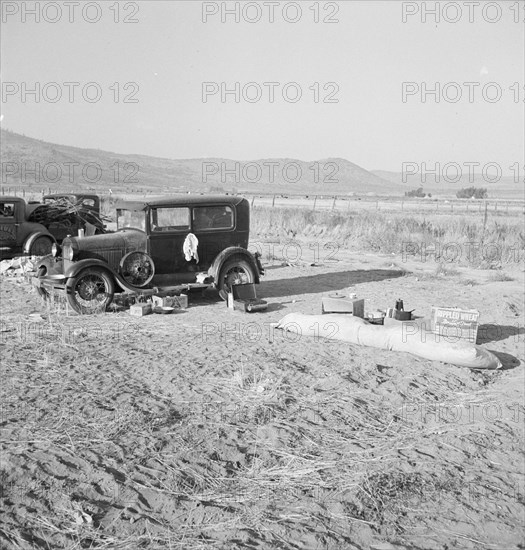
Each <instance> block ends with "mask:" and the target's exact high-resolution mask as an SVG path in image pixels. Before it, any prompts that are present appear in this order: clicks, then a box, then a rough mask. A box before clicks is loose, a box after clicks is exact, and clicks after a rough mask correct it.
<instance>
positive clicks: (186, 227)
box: [148, 206, 199, 285]
mask: <svg viewBox="0 0 525 550" xmlns="http://www.w3.org/2000/svg"><path fill="white" fill-rule="evenodd" d="M148 219H149V228H148V253H149V255H150V256H151V258H152V259H153V263H154V264H155V278H154V279H153V283H154V284H158V285H162V284H164V285H166V284H176V283H187V282H193V281H195V273H196V272H197V271H199V269H198V267H197V263H196V261H195V260H194V259H191V260H189V261H188V260H186V258H185V256H184V250H183V247H184V241H185V240H186V237H187V236H188V234H189V233H190V231H191V222H190V209H189V208H188V207H187V206H158V207H154V206H152V207H150V210H149V214H148Z"/></svg>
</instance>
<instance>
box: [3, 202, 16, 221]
mask: <svg viewBox="0 0 525 550" xmlns="http://www.w3.org/2000/svg"><path fill="white" fill-rule="evenodd" d="M14 215H15V203H13V202H2V203H0V216H2V217H3V218H12V217H13V216H14Z"/></svg>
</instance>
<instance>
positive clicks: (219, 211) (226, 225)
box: [193, 206, 233, 231]
mask: <svg viewBox="0 0 525 550" xmlns="http://www.w3.org/2000/svg"><path fill="white" fill-rule="evenodd" d="M232 227H233V210H232V208H231V206H202V207H201V206H199V207H196V208H194V209H193V229H194V230H195V231H206V230H207V229H231V228H232Z"/></svg>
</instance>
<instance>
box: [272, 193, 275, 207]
mask: <svg viewBox="0 0 525 550" xmlns="http://www.w3.org/2000/svg"><path fill="white" fill-rule="evenodd" d="M274 206H275V195H274V196H273V200H272V208H273V207H274Z"/></svg>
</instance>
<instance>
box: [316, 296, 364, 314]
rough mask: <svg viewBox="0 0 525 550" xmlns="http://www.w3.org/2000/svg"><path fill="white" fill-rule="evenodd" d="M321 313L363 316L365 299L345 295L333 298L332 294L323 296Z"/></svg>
mask: <svg viewBox="0 0 525 550" xmlns="http://www.w3.org/2000/svg"><path fill="white" fill-rule="evenodd" d="M322 312H323V313H349V314H351V315H354V316H355V317H361V319H363V318H364V316H365V300H364V298H360V299H357V298H356V299H350V298H345V297H337V298H334V297H332V296H325V297H323V306H322Z"/></svg>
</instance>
